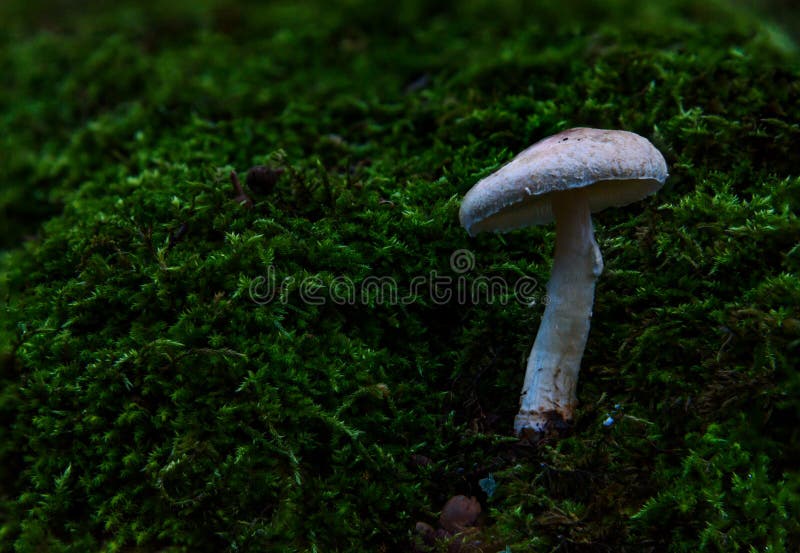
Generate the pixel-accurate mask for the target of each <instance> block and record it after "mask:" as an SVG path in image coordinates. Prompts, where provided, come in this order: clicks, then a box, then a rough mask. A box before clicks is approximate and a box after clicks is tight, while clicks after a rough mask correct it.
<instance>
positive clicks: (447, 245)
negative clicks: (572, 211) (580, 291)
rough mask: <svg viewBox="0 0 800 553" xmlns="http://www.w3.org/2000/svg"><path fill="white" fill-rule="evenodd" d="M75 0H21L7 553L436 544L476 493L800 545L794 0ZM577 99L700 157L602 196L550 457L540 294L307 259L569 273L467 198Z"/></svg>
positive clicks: (546, 235) (616, 542) (7, 292)
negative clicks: (524, 429)
mask: <svg viewBox="0 0 800 553" xmlns="http://www.w3.org/2000/svg"><path fill="white" fill-rule="evenodd" d="M60 6H61V4H60V3H51V2H33V3H31V2H26V3H23V2H5V3H3V6H2V8H0V16H2V17H3V19H4V21H8V24H7V25H6V26H5V27H4V29H3V31H1V33H2V34H0V41H1V42H2V44H1V45H0V71H1V72H2V74H3V75H4V76H5V80H6V81H7V82H8V84H7V86H4V87H2V88H0V121H2V127H3V128H4V129H6V130H5V131H4V132H3V133H2V137H0V141H1V143H0V148H2V150H3V151H4V152H6V153H7V155H4V156H0V178H2V181H3V183H2V189H1V190H2V191H0V237H1V238H2V241H0V247H2V248H4V249H3V250H2V253H0V298H2V302H3V303H2V306H3V307H2V309H3V317H2V319H0V320H2V323H1V324H0V517H1V520H2V527H1V528H0V549H3V550H5V549H9V550H12V549H13V550H16V551H19V552H28V551H43V550H44V551H76V552H78V551H80V552H84V551H154V550H162V551H219V550H238V551H264V550H280V551H306V550H317V551H335V550H339V551H373V550H375V551H380V550H383V551H394V550H407V549H408V547H409V544H410V543H411V541H412V534H413V528H414V523H415V522H416V521H417V520H423V521H427V522H430V523H434V522H435V520H436V516H437V510H439V509H441V507H442V505H443V504H444V502H445V501H446V500H447V498H448V497H450V496H451V495H453V494H455V493H466V494H470V495H478V496H479V498H480V499H481V501H482V502H483V505H484V511H485V512H486V513H487V518H486V520H485V521H484V523H483V528H482V531H481V532H482V535H483V539H484V541H485V543H487V544H490V545H489V546H488V549H489V550H502V549H503V548H505V547H506V546H507V547H508V548H510V550H512V551H551V550H553V549H557V548H561V549H563V550H570V551H598V550H609V551H620V550H630V551H639V550H649V549H653V550H672V551H732V550H748V548H750V547H752V548H753V550H762V549H764V550H769V551H793V550H797V549H798V548H800V527H798V524H797V520H798V518H799V515H800V513H799V511H800V471H798V468H797V466H796V462H795V461H794V460H795V459H797V458H798V456H800V440H799V438H798V435H797V424H796V421H797V417H798V415H800V373H798V372H797V368H798V367H797V359H798V356H800V351H798V349H799V348H800V315H799V313H800V280H799V279H798V274H799V273H800V249H798V236H800V221H798V211H799V210H800V199H798V198H800V171H798V162H797V159H796V144H797V142H798V138H799V137H800V125H798V121H800V66H799V65H798V58H797V53H796V49H795V47H794V46H793V45H792V44H791V42H789V41H788V39H786V37H785V36H783V35H781V34H779V33H778V31H776V30H775V28H773V27H767V26H763V25H761V24H759V23H758V22H756V21H754V20H753V19H752V18H751V17H749V15H748V14H747V13H745V12H738V11H732V10H730V9H729V8H728V7H727V6H725V5H722V4H717V3H708V2H690V1H674V2H666V3H659V4H658V6H656V5H651V4H648V5H642V3H640V2H629V1H622V0H620V1H617V2H609V3H607V4H606V5H604V6H603V7H602V8H600V7H591V6H589V5H588V4H587V5H584V4H583V3H579V2H570V1H567V2H554V3H542V4H541V5H538V6H536V7H535V9H524V8H525V6H522V5H521V4H518V3H516V2H512V1H508V2H500V3H491V4H489V3H482V2H460V3H458V6H457V7H456V6H455V5H452V6H446V5H437V6H436V7H434V6H433V5H432V4H429V3H424V2H416V3H415V2H408V3H403V4H402V5H401V6H399V7H398V9H397V10H396V11H395V12H393V13H387V12H385V8H383V7H381V5H380V4H378V3H374V2H357V1H349V2H343V3H341V5H340V6H338V7H337V8H336V9H333V8H331V7H329V6H328V5H326V4H322V3H316V2H305V3H302V4H300V5H299V7H298V5H297V4H296V3H294V2H293V3H271V4H270V5H268V6H260V7H256V6H250V5H243V4H236V3H228V2H221V1H220V2H205V3H202V2H201V3H192V4H191V5H188V4H187V5H181V4H180V3H179V4H176V6H175V7H174V8H171V9H170V10H167V11H158V10H155V9H153V8H154V6H155V5H148V4H146V3H139V4H137V5H136V6H128V5H119V6H117V7H114V8H107V7H106V8H103V7H102V6H100V5H99V4H98V5H93V4H91V3H90V4H89V5H88V6H87V7H86V9H85V10H84V11H81V12H76V11H74V10H65V9H64V8H63V7H60ZM578 125H587V126H597V127H609V128H625V129H629V130H632V131H636V132H639V133H641V134H643V135H645V136H648V137H649V138H651V139H652V140H653V142H654V143H655V144H656V145H657V146H658V147H659V148H660V149H661V150H662V151H663V152H664V154H665V156H666V157H667V161H668V164H669V167H670V173H671V176H670V179H669V181H668V183H667V185H666V186H665V187H664V189H663V190H662V191H661V192H660V193H659V195H658V196H657V197H655V198H652V199H650V200H648V201H646V202H643V203H641V204H638V205H634V206H631V207H629V208H625V209H619V210H612V211H609V212H606V213H602V214H600V215H598V217H597V218H596V226H597V235H598V241H599V243H600V246H601V249H602V250H603V252H604V258H605V261H606V269H605V272H604V274H603V277H602V278H601V280H600V282H599V285H598V289H597V300H596V307H595V317H594V320H593V328H592V331H591V334H590V338H589V343H588V347H587V352H586V356H585V359H584V363H583V369H582V375H581V380H580V387H579V399H580V402H581V407H580V410H579V414H578V419H577V424H576V428H575V433H574V435H573V436H572V437H570V438H567V439H564V440H562V441H560V442H558V443H548V444H544V445H542V446H541V447H540V448H538V449H532V448H527V447H524V446H522V445H520V444H518V443H517V442H516V440H514V439H512V438H510V437H509V433H510V431H511V421H512V419H513V416H514V413H515V411H516V407H517V405H516V398H517V394H518V393H519V388H520V385H521V380H522V377H523V373H524V366H525V358H526V356H527V353H528V351H529V348H530V345H531V342H532V339H533V335H534V332H535V329H536V327H537V324H538V320H539V317H540V316H541V307H540V306H534V307H533V308H530V307H528V306H525V305H522V304H519V303H517V302H514V301H511V302H509V303H508V304H507V305H500V304H499V303H487V302H479V303H477V304H471V303H468V304H466V305H462V304H459V303H458V302H457V301H449V302H437V301H434V300H433V299H432V298H431V297H430V296H429V295H428V293H427V291H425V290H424V293H421V294H419V296H418V297H417V298H416V299H415V301H412V302H409V303H407V304H405V305H388V304H386V303H385V302H381V301H380V298H378V297H377V296H376V294H375V292H374V291H373V292H372V293H368V294H367V295H366V297H365V298H363V299H364V301H357V302H353V303H345V304H343V305H339V304H336V303H333V302H331V301H328V302H325V303H324V304H321V305H315V304H313V303H310V302H308V301H303V298H302V297H301V293H303V292H304V290H302V289H301V288H300V287H299V283H300V282H301V281H303V279H304V278H313V279H315V280H314V282H317V283H318V284H319V285H321V286H322V290H323V292H325V291H330V290H331V289H332V288H334V287H335V286H337V283H338V282H341V281H342V279H343V278H347V279H350V281H352V282H353V283H354V284H355V285H356V288H357V289H359V290H360V289H361V288H360V287H361V286H363V285H364V284H365V283H367V282H369V280H368V279H369V278H370V277H374V276H378V277H390V278H392V279H394V281H395V282H397V283H399V286H400V292H401V293H402V292H406V291H407V290H408V288H409V286H410V284H411V283H412V282H413V279H414V278H415V277H418V276H428V275H430V274H431V272H432V271H436V272H437V273H438V274H439V275H445V276H451V277H456V276H458V275H456V274H454V272H453V270H452V268H451V266H450V256H451V254H453V252H454V251H456V250H459V249H469V250H470V251H472V252H473V253H474V254H475V259H476V266H475V268H474V270H472V271H470V272H468V273H466V274H463V275H462V277H463V278H464V279H465V281H464V282H466V283H467V284H469V283H472V282H474V281H475V280H476V279H477V278H478V277H479V276H481V275H485V276H502V277H504V278H506V279H509V280H514V279H517V278H518V277H520V276H522V275H526V276H529V277H531V278H533V279H535V280H536V281H537V282H538V283H539V286H538V290H540V291H543V283H544V282H546V281H547V277H548V273H549V263H550V255H551V254H550V252H551V251H552V229H547V228H538V229H530V230H526V231H522V232H515V233H512V234H509V235H504V236H480V237H478V238H474V239H470V238H468V237H467V236H466V234H465V232H464V231H463V229H461V228H460V227H459V225H458V220H457V212H458V204H459V199H460V197H461V196H462V195H463V194H464V192H466V190H468V189H469V188H470V186H471V185H472V184H474V182H475V181H476V180H477V179H478V178H480V177H481V176H484V175H486V174H488V173H489V172H490V171H492V170H493V169H495V168H496V167H498V166H499V165H500V164H501V163H503V162H504V161H506V160H508V159H509V158H510V157H511V156H512V155H513V154H514V153H515V152H517V151H519V150H521V149H522V148H523V147H525V146H527V145H528V144H530V143H532V142H534V141H535V140H537V139H539V138H542V137H544V136H546V135H549V134H552V133H554V132H557V131H559V130H562V129H564V128H567V127H571V126H578ZM8 154H10V155H8ZM256 164H266V165H270V166H272V167H273V168H274V169H282V170H283V173H282V174H280V176H278V177H277V178H276V179H274V180H275V182H274V183H272V184H271V186H269V185H268V186H267V188H269V189H266V188H264V189H261V190H258V189H256V188H255V187H253V188H252V189H248V190H247V192H248V194H250V195H251V196H252V197H253V199H254V201H255V205H254V206H253V207H252V209H247V208H246V207H244V206H242V205H240V204H239V203H237V202H235V201H234V199H233V198H234V195H235V194H234V191H233V187H232V186H231V183H230V181H229V177H228V174H229V173H230V171H231V170H233V169H236V170H237V171H239V173H240V175H242V180H244V173H245V171H246V170H247V168H248V167H250V166H252V165H256ZM270 271H273V272H272V273H271V272H270ZM271 274H274V275H275V278H276V282H277V283H281V282H285V283H286V285H285V286H284V288H283V289H282V291H281V293H282V295H281V296H280V297H279V298H278V297H276V298H275V299H274V300H273V301H270V302H261V303H263V305H262V304H261V303H259V302H256V301H253V299H252V298H251V294H252V290H253V285H254V282H255V283H258V281H257V280H255V279H258V277H266V276H269V275H271ZM284 279H290V280H288V281H286V280H284ZM292 282H293V283H294V284H291V283H292ZM255 290H256V291H259V290H263V289H261V288H258V287H256V288H255ZM308 291H309V290H305V292H308ZM360 299H361V298H360ZM609 414H612V415H613V417H614V419H615V421H616V422H615V423H614V424H613V425H612V426H610V427H604V426H603V424H602V421H603V420H605V419H606V418H607V417H608V415H609ZM415 455H416V456H417V457H415ZM419 456H424V457H426V458H429V459H430V460H431V462H430V463H429V464H428V463H420V462H419V459H420V458H421V457H419ZM489 473H491V474H492V475H493V477H494V479H495V481H496V484H497V491H496V493H495V494H494V495H493V496H492V497H491V498H488V497H486V495H485V493H484V492H483V491H481V488H480V486H479V481H480V480H481V479H483V478H486V477H487V475H488V474H489Z"/></svg>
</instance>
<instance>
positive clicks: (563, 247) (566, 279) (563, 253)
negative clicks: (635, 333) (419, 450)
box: [459, 128, 667, 435]
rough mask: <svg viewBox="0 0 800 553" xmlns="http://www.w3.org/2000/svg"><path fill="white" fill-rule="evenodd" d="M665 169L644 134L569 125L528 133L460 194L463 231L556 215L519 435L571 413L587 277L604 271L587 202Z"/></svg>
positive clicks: (615, 202)
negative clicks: (529, 140)
mask: <svg viewBox="0 0 800 553" xmlns="http://www.w3.org/2000/svg"><path fill="white" fill-rule="evenodd" d="M666 178H667V165H666V162H665V161H664V157H663V156H662V155H661V153H660V152H659V151H658V150H657V149H656V148H655V147H654V146H653V145H652V144H651V143H650V142H649V141H648V140H647V139H645V138H643V137H641V136H639V135H637V134H634V133H631V132H627V131H614V130H602V129H588V128H575V129H569V130H566V131H563V132H560V133H558V134H556V135H554V136H550V137H548V138H545V139H544V140H541V141H539V142H537V143H536V144H534V145H533V146H531V147H529V148H528V149H526V150H525V151H523V152H522V153H520V154H519V155H518V156H516V157H515V158H514V159H512V160H511V161H510V162H509V163H508V164H507V165H505V166H504V167H502V168H501V169H499V170H498V171H497V172H495V173H493V174H491V175H489V176H488V177H486V178H485V179H483V180H481V181H480V182H478V183H477V184H476V185H475V186H474V187H472V189H471V190H470V191H469V192H468V193H467V195H466V196H465V197H464V200H463V202H462V203H461V211H460V213H459V218H460V220H461V225H462V226H463V227H464V228H465V229H466V230H467V232H468V233H469V234H470V235H472V236H474V235H475V234H478V233H479V232H484V231H494V232H506V231H510V230H513V229H517V228H521V227H526V226H530V225H542V224H547V223H550V222H552V221H554V220H555V223H556V246H555V255H554V258H553V269H552V272H551V275H550V282H549V283H548V284H547V295H548V298H549V302H548V304H547V307H546V308H545V312H544V316H543V317H542V322H541V324H540V325H539V332H538V333H537V335H536V340H535V341H534V344H533V349H532V350H531V354H530V357H529V358H528V368H527V372H526V373H525V382H524V384H523V387H522V395H521V398H520V410H519V414H518V415H517V417H516V419H515V421H514V430H515V432H516V433H517V434H518V435H519V434H527V433H529V432H534V433H547V432H548V431H550V430H560V429H562V428H564V427H566V426H568V425H569V424H570V423H571V422H572V418H573V410H574V408H575V405H576V403H577V400H576V395H575V388H576V385H577V382H578V372H579V370H580V363H581V357H582V356H583V350H584V348H585V346H586V339H587V337H588V335H589V325H590V321H591V317H592V305H593V303H594V287H595V281H596V280H597V277H599V276H600V273H601V272H602V271H603V258H602V256H601V254H600V249H599V248H598V246H597V242H596V241H595V239H594V230H593V228H592V215H591V214H592V212H596V211H600V210H603V209H605V208H607V207H612V206H623V205H627V204H629V203H632V202H635V201H637V200H641V199H642V198H644V197H646V196H648V195H650V194H653V193H655V192H656V191H657V190H658V189H659V188H661V186H662V185H663V184H664V181H665V180H666Z"/></svg>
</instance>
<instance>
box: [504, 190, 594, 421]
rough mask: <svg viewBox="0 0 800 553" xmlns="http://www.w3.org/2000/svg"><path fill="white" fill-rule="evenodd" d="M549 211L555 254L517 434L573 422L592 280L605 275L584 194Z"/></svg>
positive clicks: (557, 198)
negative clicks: (552, 215)
mask: <svg viewBox="0 0 800 553" xmlns="http://www.w3.org/2000/svg"><path fill="white" fill-rule="evenodd" d="M552 206H553V213H554V214H555V219H556V249H555V250H556V251H555V256H554V259H553V270H552V272H551V275H550V282H548V284H547V295H548V298H549V301H548V303H547V307H546V308H545V311H544V316H543V317H542V322H541V324H540V325H539V331H538V333H537V334H536V340H535V341H534V343H533V349H532V350H531V354H530V357H529V358H528V369H527V372H526V373H525V382H524V384H523V387H522V395H521V398H520V410H519V414H518V415H517V417H516V419H515V421H514V430H515V432H516V433H517V434H518V435H519V434H523V433H525V432H526V431H533V432H537V433H546V432H547V430H549V429H553V430H563V429H564V428H565V427H567V426H568V425H569V423H570V422H571V421H572V412H573V409H574V407H575V404H576V403H577V399H576V396H575V387H576V385H577V383H578V372H579V370H580V365H581V357H583V350H584V348H585V347H586V339H587V338H588V336H589V326H590V323H591V318H592V305H593V303H594V286H595V281H596V280H597V277H599V276H600V273H602V272H603V257H602V255H601V254H600V248H599V247H598V246H597V242H596V241H595V239H594V230H593V228H592V212H591V209H590V206H589V196H588V194H587V193H586V191H585V190H582V189H577V190H569V191H562V192H557V193H555V194H553V201H552Z"/></svg>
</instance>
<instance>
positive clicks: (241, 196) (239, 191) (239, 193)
mask: <svg viewBox="0 0 800 553" xmlns="http://www.w3.org/2000/svg"><path fill="white" fill-rule="evenodd" d="M231 184H233V190H234V192H236V197H235V198H234V200H236V201H237V202H239V203H240V204H242V205H243V206H246V207H248V208H250V207H253V200H251V199H250V196H248V195H247V194H245V192H244V189H243V188H242V183H241V182H239V175H237V174H236V171H231Z"/></svg>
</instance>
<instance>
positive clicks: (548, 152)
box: [459, 127, 668, 236]
mask: <svg viewBox="0 0 800 553" xmlns="http://www.w3.org/2000/svg"><path fill="white" fill-rule="evenodd" d="M667 176H668V173H667V163H666V162H665V161H664V156H662V155H661V152H659V151H658V150H657V149H656V148H655V146H653V145H652V144H651V143H650V141H649V140H647V139H646V138H644V137H642V136H639V135H638V134H635V133H632V132H628V131H613V130H604V129H588V128H583V127H579V128H574V129H568V130H566V131H562V132H560V133H558V134H554V135H553V136H549V137H547V138H545V139H543V140H540V141H539V142H537V143H536V144H534V145H533V146H530V147H529V148H527V149H526V150H524V151H523V152H521V153H520V154H519V155H517V156H516V157H515V158H514V159H512V160H511V161H510V162H508V163H507V164H506V165H504V166H503V167H501V168H500V169H499V170H497V171H495V172H494V173H492V174H491V175H489V176H488V177H486V178H485V179H482V180H480V181H479V182H478V183H477V184H476V185H475V186H473V187H472V189H471V190H470V191H469V192H467V195H466V196H464V200H463V201H462V202H461V210H460V212H459V219H460V220H461V225H462V226H463V227H464V228H465V229H467V232H469V234H470V235H473V236H474V235H475V234H477V233H479V232H482V231H494V232H506V231H509V230H513V229H516V228H521V227H526V226H530V225H543V224H547V223H550V222H552V221H553V220H554V215H553V210H552V207H551V205H550V199H551V198H552V194H554V193H558V192H560V191H565V190H574V189H578V188H583V189H586V191H587V192H588V197H589V207H590V208H591V210H592V211H593V212H596V211H601V210H603V209H605V208H607V207H619V206H623V205H627V204H629V203H632V202H635V201H638V200H641V199H642V198H645V197H646V196H649V195H650V194H653V193H655V192H656V191H657V190H658V189H659V188H661V186H662V185H663V184H664V181H665V180H666V179H667Z"/></svg>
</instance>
